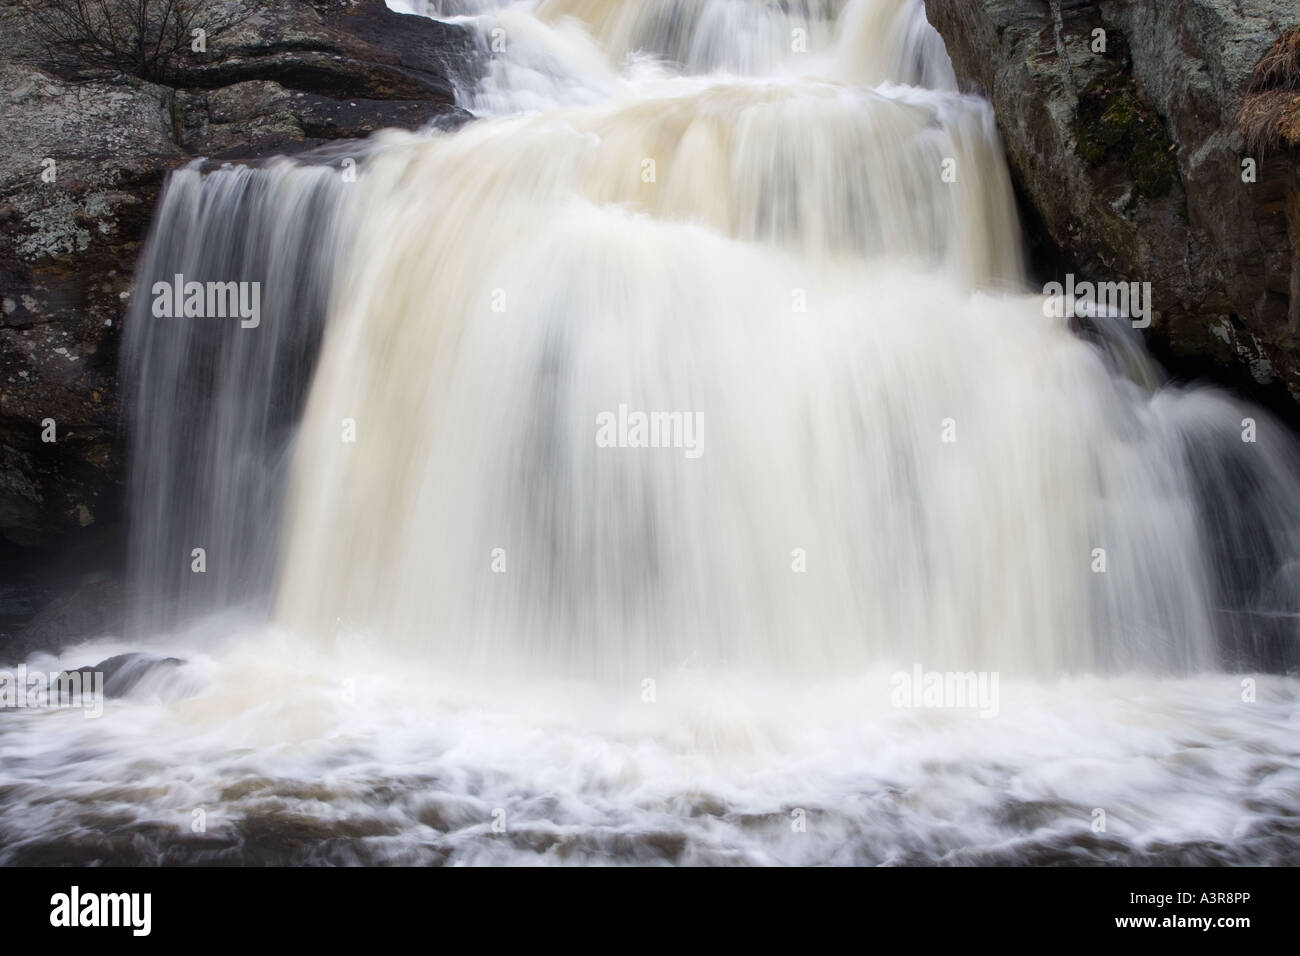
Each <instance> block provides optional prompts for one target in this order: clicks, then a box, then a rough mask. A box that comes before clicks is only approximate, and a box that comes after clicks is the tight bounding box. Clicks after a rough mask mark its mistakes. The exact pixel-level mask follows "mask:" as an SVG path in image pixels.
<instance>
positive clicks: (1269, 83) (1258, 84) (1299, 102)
mask: <svg viewBox="0 0 1300 956" xmlns="http://www.w3.org/2000/svg"><path fill="white" fill-rule="evenodd" d="M1237 125H1238V128H1239V129H1240V130H1241V135H1242V136H1243V137H1245V140H1246V145H1247V147H1248V148H1250V149H1264V148H1266V147H1269V146H1283V147H1287V146H1291V147H1297V146H1300V28H1297V29H1292V30H1288V31H1286V32H1285V33H1283V34H1282V36H1280V37H1279V38H1278V40H1277V42H1276V43H1274V44H1273V45H1272V46H1271V47H1269V50H1268V52H1267V53H1265V54H1264V56H1263V58H1262V59H1261V60H1260V61H1259V63H1258V65H1256V67H1255V70H1254V72H1253V73H1251V75H1250V81H1249V83H1248V84H1247V85H1246V99H1245V101H1244V102H1243V103H1242V104H1241V113H1240V114H1239V115H1238V117H1237Z"/></svg>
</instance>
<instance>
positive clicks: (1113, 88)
mask: <svg viewBox="0 0 1300 956" xmlns="http://www.w3.org/2000/svg"><path fill="white" fill-rule="evenodd" d="M926 12H927V15H928V16H929V18H930V21H931V23H932V24H934V26H935V27H936V28H937V29H938V30H939V32H940V33H941V34H942V36H943V38H944V40H945V42H946V43H947V46H948V52H949V54H950V55H951V57H952V60H953V66H954V68H955V69H956V71H957V74H958V77H959V78H960V80H961V81H962V83H963V85H964V87H965V88H967V89H970V90H973V91H976V92H979V93H981V94H983V95H985V96H987V97H989V99H990V100H991V101H992V103H993V106H994V110H995V112H996V114H997V117H998V123H999V126H1000V128H1001V131H1002V135H1003V138H1004V140H1005V143H1006V149H1007V155H1008V159H1009V161H1010V165H1011V167H1012V172H1013V176H1014V178H1015V179H1016V181H1017V188H1018V189H1019V191H1020V192H1021V195H1022V199H1023V200H1024V203H1025V205H1026V207H1027V208H1028V211H1029V217H1028V218H1029V219H1030V224H1031V226H1033V227H1036V228H1037V235H1036V236H1035V237H1033V238H1035V239H1036V240H1037V241H1038V243H1039V246H1040V249H1039V251H1041V252H1045V253H1046V254H1045V255H1044V256H1043V257H1042V258H1041V259H1040V263H1041V264H1042V266H1043V268H1041V269H1040V271H1043V272H1060V271H1066V270H1069V271H1075V272H1077V273H1079V274H1080V276H1081V278H1085V279H1090V280H1107V279H1117V278H1122V279H1128V280H1130V281H1150V282H1151V283H1152V297H1153V305H1154V309H1155V310H1156V315H1155V316H1154V319H1153V323H1152V327H1151V328H1150V329H1149V330H1148V337H1149V340H1150V342H1151V344H1152V346H1153V347H1154V348H1155V349H1156V350H1157V351H1158V352H1160V353H1162V354H1165V355H1166V356H1167V357H1173V358H1174V359H1175V360H1181V361H1183V362H1185V363H1187V364H1188V367H1189V368H1197V369H1198V370H1203V369H1205V368H1209V367H1214V368H1215V369H1217V370H1218V371H1220V372H1223V373H1224V374H1223V376H1222V377H1224V378H1226V379H1228V380H1233V379H1234V378H1236V379H1239V380H1241V381H1243V382H1250V383H1253V385H1254V386H1255V387H1256V388H1259V387H1265V388H1271V389H1273V390H1274V391H1275V394H1276V395H1282V396H1285V393H1288V392H1289V393H1290V397H1291V398H1294V399H1296V400H1300V152H1297V149H1296V146H1297V143H1296V141H1295V139H1293V138H1290V136H1289V135H1288V130H1290V129H1292V127H1290V126H1288V122H1289V121H1290V120H1289V119H1288V117H1289V116H1290V115H1291V114H1290V113H1289V112H1288V111H1289V110H1290V109H1293V108H1295V106H1296V104H1300V83H1297V80H1300V61H1298V62H1296V63H1295V64H1294V65H1291V64H1289V63H1288V62H1287V61H1286V55H1287V48H1286V46H1285V45H1286V42H1287V41H1286V40H1285V39H1284V37H1285V36H1287V35H1288V34H1287V31H1288V30H1289V29H1291V28H1295V27H1296V26H1298V25H1300V8H1298V7H1297V6H1296V4H1295V2H1294V0H1181V2H1177V3H1168V2H1164V0H926ZM1270 55H1274V56H1275V57H1281V59H1280V60H1279V61H1278V63H1277V67H1278V68H1277V69H1274V70H1272V71H1269V70H1268V69H1260V65H1261V61H1263V60H1265V59H1266V58H1267V57H1268V56H1270ZM1261 94H1267V97H1266V99H1264V100H1261V99H1259V98H1258V97H1259V96H1260V95H1261ZM1248 107H1252V108H1248ZM1262 109H1263V110H1272V111H1273V113H1271V114H1269V115H1268V116H1266V117H1264V119H1263V121H1262V122H1261V121H1260V117H1259V116H1258V115H1257V114H1258V113H1259V112H1260V111H1261V110H1262ZM1274 114H1276V115H1274ZM1252 115H1253V116H1254V120H1253V121H1252V119H1251V117H1252ZM1297 115H1300V114H1297ZM1243 132H1245V133H1247V134H1251V135H1249V136H1247V135H1243ZM1048 277H1049V276H1048V275H1044V276H1041V278H1044V279H1046V278H1048ZM1283 401H1284V402H1285V404H1287V405H1288V406H1290V402H1289V400H1286V399H1285V398H1283ZM1291 407H1292V409H1294V406H1291Z"/></svg>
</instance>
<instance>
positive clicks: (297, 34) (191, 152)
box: [0, 0, 476, 546]
mask: <svg viewBox="0 0 1300 956" xmlns="http://www.w3.org/2000/svg"><path fill="white" fill-rule="evenodd" d="M0 33H3V35H4V37H5V46H6V51H5V52H6V54H7V56H6V57H5V59H4V62H2V63H0V129H2V130H4V136H5V149H4V150H0V542H10V543H14V544H18V545H22V546H34V545H42V544H47V543H51V542H54V541H57V540H59V539H60V538H61V537H62V536H64V535H66V534H67V533H69V532H72V531H76V530H77V529H80V528H83V527H89V526H94V525H99V524H103V523H104V522H108V521H112V520H113V519H114V518H115V516H116V515H117V513H118V510H119V508H120V499H121V495H120V490H121V486H122V481H123V449H122V435H121V432H120V429H119V425H118V422H119V420H120V405H121V396H120V394H119V392H118V386H117V362H118V354H117V353H118V341H119V335H120V332H121V325H122V321H123V318H124V315H125V312H126V309H125V299H126V296H127V294H128V291H129V288H130V283H131V275H132V270H133V268H134V264H135V260H136V256H137V253H138V251H139V247H140V244H141V242H142V241H143V239H144V236H145V233H146V231H147V228H148V224H149V221H150V217H151V213H152V210H153V205H154V202H155V200H156V199H157V195H158V192H159V190H160V188H161V186H162V183H163V180H164V178H165V176H166V174H167V172H168V171H169V170H170V169H173V168H175V167H176V166H178V165H182V164H184V163H187V162H189V161H191V160H192V159H194V158H197V157H203V156H206V157H211V158H215V159H250V158H254V159H255V158H257V157H261V156H267V155H271V154H277V153H293V152H300V151H303V150H307V149H310V148H312V147H315V146H319V145H321V144H323V143H325V142H327V141H336V140H346V139H352V138H359V137H364V136H366V135H368V134H369V133H371V132H373V131H374V130H377V129H380V128H384V127H392V126H398V127H403V128H407V129H415V128H419V127H422V126H425V125H426V124H429V123H431V122H433V123H451V124H454V123H458V122H462V121H463V120H464V119H466V118H467V117H466V116H465V114H463V113H462V112H461V111H460V110H458V109H457V108H456V107H455V106H454V103H453V91H452V79H451V78H452V76H453V75H454V74H456V73H457V71H470V70H472V69H473V63H474V59H475V57H476V48H475V43H474V40H473V38H472V36H471V35H470V34H469V32H468V31H466V30H463V29H461V28H459V27H455V26H448V25H446V24H442V23H438V22H435V21H432V20H428V19H424V18H421V17H412V16H403V15H400V14H396V13H392V12H391V11H389V10H388V9H387V8H386V7H385V5H384V3H383V2H382V0H361V2H349V0H315V2H307V0H278V2H275V3H266V4H263V5H262V6H261V8H260V12H258V13H257V14H256V15H255V16H253V17H252V18H250V19H248V20H246V21H244V22H242V23H240V24H239V26H237V27H236V28H235V29H234V30H232V31H230V32H228V33H225V34H223V35H222V36H221V37H220V38H218V39H216V40H214V41H213V43H212V44H211V45H209V47H208V50H207V51H206V52H205V53H188V52H187V53H186V54H185V55H184V56H183V58H182V59H180V60H179V61H178V62H177V63H176V64H175V68H174V70H173V71H172V72H171V73H170V75H169V77H168V84H169V85H160V84H157V83H150V82H145V81H143V80H140V79H137V78H133V77H125V76H116V77H98V78H93V79H87V78H85V77H84V76H82V75H80V74H74V73H70V72H69V71H68V70H67V69H66V68H65V67H63V66H61V65H56V64H55V63H54V62H53V61H52V60H51V58H50V57H49V56H48V52H47V51H46V50H44V49H43V48H42V47H41V46H40V45H39V44H38V43H37V42H36V41H35V39H34V36H35V33H34V31H33V30H32V29H31V24H30V18H29V15H28V13H27V11H26V8H25V6H24V4H22V3H19V2H16V0H0Z"/></svg>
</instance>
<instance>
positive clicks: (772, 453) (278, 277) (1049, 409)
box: [0, 0, 1300, 864]
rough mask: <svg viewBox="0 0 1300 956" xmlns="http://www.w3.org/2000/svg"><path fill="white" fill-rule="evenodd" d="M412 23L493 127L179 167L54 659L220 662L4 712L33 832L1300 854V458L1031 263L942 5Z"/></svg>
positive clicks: (529, 846)
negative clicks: (94, 695)
mask: <svg viewBox="0 0 1300 956" xmlns="http://www.w3.org/2000/svg"><path fill="white" fill-rule="evenodd" d="M395 6H396V4H395ZM411 6H413V7H414V8H415V9H416V10H417V12H422V13H425V14H427V15H438V16H446V17H453V18H456V19H457V20H458V21H459V22H463V23H465V24H466V25H467V27H469V28H471V29H474V30H475V31H477V33H478V35H479V36H480V37H481V39H482V48H483V50H484V56H485V61H484V64H483V72H482V75H481V76H480V77H479V78H478V79H477V80H476V81H475V82H473V83H469V82H467V83H465V84H464V86H463V92H462V94H461V96H462V100H463V105H465V106H467V107H468V108H470V109H472V110H474V111H475V112H476V113H477V114H478V115H479V116H480V117H482V118H481V119H479V120H477V121H475V122H474V123H472V124H470V125H469V126H467V127H465V128H464V129H462V130H460V131H458V132H456V133H454V134H443V133H431V134H429V135H420V136H415V135H407V134H395V133H393V134H385V135H382V136H380V137H378V138H376V139H375V140H374V141H372V142H371V143H369V144H368V145H367V147H366V149H365V155H364V157H363V158H362V161H361V166H360V168H361V175H360V177H359V178H358V179H357V181H356V182H347V181H345V180H344V179H343V178H342V177H341V175H340V174H339V172H338V171H337V170H336V169H335V168H333V167H332V166H331V165H329V163H328V162H324V161H323V162H321V163H319V164H317V165H312V164H310V163H287V162H285V163H279V164H276V165H273V166H271V167H269V168H266V169H262V170H247V169H227V170H222V171H218V172H213V173H209V174H207V175H206V176H204V175H201V173H200V171H199V170H189V171H186V172H184V173H181V174H178V175H177V176H175V177H173V180H172V182H171V184H170V185H169V188H168V191H167V194H166V196H165V197H164V199H163V202H162V205H161V209H160V212H159V215H158V219H157V222H156V224H155V230H154V234H153V236H152V238H151V241H150V245H149V250H148V251H147V253H146V255H145V257H144V259H143V261H142V265H141V274H140V276H139V278H138V282H137V292H136V300H137V301H136V303H135V306H134V309H135V311H134V313H133V315H132V327H131V332H130V335H131V339H130V341H129V342H128V358H127V365H126V371H127V376H128V378H129V379H130V380H131V381H132V382H133V383H134V385H135V390H136V400H135V403H134V406H133V411H132V426H133V435H134V446H133V447H134V463H135V464H134V469H135V470H134V472H133V476H132V480H133V500H134V515H135V525H134V528H133V534H134V536H135V538H134V541H135V546H134V549H133V574H134V576H135V579H136V580H137V582H138V583H137V591H138V593H139V603H140V613H139V614H138V615H137V621H138V623H137V627H138V628H139V631H138V633H133V634H130V635H127V636H125V637H113V638H105V639H104V640H102V641H98V642H95V643H93V644H91V645H87V646H84V647H81V648H77V649H75V650H74V651H70V652H68V653H66V654H65V655H64V656H63V657H62V658H61V659H60V660H58V661H53V660H46V659H42V658H38V659H36V660H34V661H32V662H30V666H32V667H33V668H40V669H44V670H57V669H58V668H59V667H63V666H73V665H83V664H88V663H94V662H95V661H96V660H101V659H104V658H108V657H110V656H112V655H114V654H117V653H122V652H127V651H138V650H141V649H145V650H149V651H151V652H153V653H156V654H158V655H160V656H163V655H170V656H173V657H178V658H183V659H184V660H185V662H186V663H185V665H184V666H183V667H180V668H175V667H166V668H158V669H157V670H154V671H152V672H150V673H147V674H146V675H145V676H144V677H143V678H142V679H141V680H140V682H139V683H137V684H136V685H135V686H134V687H133V688H132V689H131V690H130V692H129V693H128V694H125V695H124V696H121V697H118V698H115V699H112V700H109V701H108V702H107V703H106V706H105V711H104V715H103V717H101V718H100V719H97V720H87V719H85V718H84V716H83V715H82V714H81V713H78V712H76V711H68V710H63V711H59V710H47V711H32V712H18V713H5V714H0V718H2V719H0V847H2V849H0V861H4V862H30V863H38V862H67V861H72V862H97V861H103V862H328V863H356V862H396V863H437V862H457V863H460V862H464V863H493V862H512V863H518V862H543V863H551V862H555V863H584V862H674V863H694V864H708V863H742V864H764V863H853V864H858V863H868V864H875V863H886V864H907V863H1066V862H1076V863H1089V862H1133V863H1197V862H1246V863H1250V862H1255V863H1280V862H1296V861H1297V860H1300V747H1298V746H1297V744H1296V740H1297V739H1298V738H1297V734H1296V731H1297V729H1300V719H1298V718H1297V713H1300V710H1298V708H1297V705H1298V704H1300V681H1297V680H1295V679H1294V678H1291V677H1287V676H1281V674H1280V673H1277V672H1281V671H1285V670H1286V668H1287V667H1293V666H1294V664H1295V661H1296V660H1297V653H1296V643H1297V630H1296V621H1297V614H1298V613H1300V605H1297V603H1296V601H1297V597H1296V595H1297V592H1298V590H1300V589H1298V588H1297V587H1296V584H1297V582H1298V581H1300V563H1298V559H1300V508H1297V505H1296V501H1297V500H1298V499H1297V492H1300V460H1298V458H1297V452H1296V448H1295V445H1294V443H1293V439H1292V438H1291V437H1290V436H1289V435H1288V434H1287V433H1286V432H1285V431H1284V430H1283V429H1282V428H1281V427H1280V426H1278V425H1277V424H1275V423H1274V422H1272V421H1271V420H1270V419H1269V418H1268V417H1267V416H1266V415H1264V414H1263V413H1261V412H1259V411H1258V410H1255V409H1251V408H1249V407H1247V406H1244V405H1242V404H1241V403H1239V402H1237V401H1235V400H1233V399H1231V398H1229V397H1227V396H1224V395H1221V394H1218V393H1216V392H1213V391H1210V390H1204V389H1201V390H1191V391H1184V390H1179V389H1174V388H1168V387H1162V386H1161V384H1160V377H1159V373H1158V370H1157V369H1156V368H1155V367H1154V366H1152V365H1151V363H1150V362H1149V360H1148V359H1146V357H1145V356H1144V354H1143V353H1142V350H1141V346H1140V343H1139V342H1138V340H1137V339H1136V336H1135V335H1134V334H1133V333H1132V332H1131V330H1129V329H1127V327H1126V323H1124V322H1123V321H1122V320H1109V321H1107V320H1096V321H1095V322H1084V323H1081V326H1082V327H1081V328H1071V327H1070V324H1069V323H1066V322H1065V321H1064V320H1061V319H1054V318H1049V317H1047V316H1045V315H1044V309H1043V301H1042V298H1041V297H1040V296H1031V295H1028V294H1026V293H1025V286H1024V277H1023V273H1022V264H1021V259H1020V236H1019V232H1018V227H1017V224H1016V220H1015V214H1014V206H1013V201H1012V196H1011V190H1010V185H1009V182H1008V177H1007V173H1006V170H1005V167H1004V165H1003V161H1002V158H1001V152H1000V147H999V143H998V140H997V134H996V128H995V126H994V123H993V119H992V116H991V114H990V111H989V108H988V106H987V104H985V103H983V102H982V101H980V100H978V99H975V98H972V97H967V96H963V95H961V94H959V93H958V92H957V91H956V84H955V82H954V81H953V77H952V71H951V68H950V66H949V64H948V61H947V57H946V54H945V53H944V50H943V47H942V43H941V42H940V41H939V39H938V37H937V35H936V34H935V33H934V32H933V31H932V30H930V28H929V27H928V25H927V24H926V22H925V20H924V12H923V9H922V7H921V5H920V4H919V3H915V2H910V0H848V2H831V0H824V2H823V0H807V2H800V3H794V2H792V3H786V4H779V5H777V4H768V3H762V2H758V0H753V2H743V0H699V2H686V0H648V2H645V3H636V4H631V3H618V2H607V0H544V2H541V3H529V2H524V3H514V4H505V3H501V2H491V0H463V2H453V0H449V2H446V3H427V2H426V3H422V4H412V5H411ZM180 273H184V274H186V275H187V276H188V277H192V278H194V279H196V280H199V281H203V280H219V281H226V280H232V281H246V280H257V281H260V282H261V283H262V284H263V285H264V287H265V289H266V293H265V295H264V297H263V300H262V301H263V315H262V319H261V324H260V326H259V327H258V328H256V329H242V328H240V326H239V323H238V322H237V321H229V320H226V319H211V318H189V319H165V318H157V317H154V316H153V315H152V314H151V312H150V305H149V303H150V300H149V297H148V295H147V292H148V290H149V289H150V288H151V287H152V284H153V283H154V282H156V281H160V280H171V279H172V277H173V276H174V275H175V274H180ZM1157 305H1158V304H1157ZM223 323H224V324H223ZM1081 332H1084V333H1087V334H1080V333H1081ZM655 413H660V414H662V415H663V416H664V417H662V418H660V419H659V422H660V424H661V425H662V428H661V429H660V431H659V432H657V433H656V434H657V437H658V438H660V439H663V440H662V441H660V442H657V444H659V445H662V446H663V447H637V446H638V445H644V444H645V442H643V441H638V438H637V434H636V431H635V427H636V426H635V425H634V424H631V423H632V422H634V420H635V416H636V415H638V414H644V415H647V416H649V415H651V414H655ZM1246 420H1250V422H1251V423H1252V425H1251V429H1250V434H1251V437H1253V438H1254V439H1255V440H1254V441H1243V430H1244V429H1246V427H1247V426H1246ZM602 423H603V424H602ZM611 423H613V424H611ZM648 435H649V433H647V435H645V436H641V437H648ZM602 436H603V437H602ZM611 445H612V447H610V446H611ZM195 548H200V549H203V557H202V560H203V562H205V570H204V571H203V573H201V574H198V573H195V572H194V570H193V568H194V564H193V562H194V560H196V559H195V558H194V555H193V551H194V549H195ZM186 621H188V623H183V622H186ZM1268 672H1274V673H1268ZM954 674H969V675H970V678H971V680H972V682H971V684H970V686H971V687H972V688H974V687H975V686H976V685H978V687H979V694H978V697H977V698H971V697H956V698H955V697H954V693H956V692H957V691H958V690H960V689H961V687H963V686H965V684H964V683H962V682H955V683H954V682H951V681H950V686H949V687H948V690H947V692H946V693H945V692H943V688H942V686H939V687H938V689H937V690H935V693H934V695H933V696H931V693H930V692H931V690H934V687H933V686H932V684H931V679H932V678H934V679H936V680H937V681H938V682H939V684H940V685H941V684H942V682H943V678H944V675H949V676H950V677H951V675H954Z"/></svg>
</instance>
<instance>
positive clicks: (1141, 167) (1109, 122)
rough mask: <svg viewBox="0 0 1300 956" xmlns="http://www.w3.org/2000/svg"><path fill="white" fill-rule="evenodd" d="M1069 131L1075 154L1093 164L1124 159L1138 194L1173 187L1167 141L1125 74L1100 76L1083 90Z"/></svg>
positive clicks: (1149, 196) (1155, 195)
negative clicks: (1071, 135)
mask: <svg viewBox="0 0 1300 956" xmlns="http://www.w3.org/2000/svg"><path fill="white" fill-rule="evenodd" d="M1074 132H1075V140H1076V142H1077V143H1078V151H1079V155H1080V156H1082V157H1083V158H1084V160H1085V161H1087V162H1088V163H1089V164H1091V165H1093V166H1102V165H1105V164H1106V163H1110V162H1115V163H1121V164H1123V166H1124V168H1125V170H1126V171H1127V173H1128V176H1129V178H1130V179H1131V180H1132V181H1133V185H1134V190H1135V192H1136V194H1137V195H1138V196H1140V197H1143V198H1147V199H1159V198H1161V197H1163V196H1167V195H1168V194H1169V191H1170V190H1171V189H1172V188H1173V185H1174V179H1175V177H1176V176H1177V170H1176V168H1175V166H1174V160H1173V156H1172V155H1171V152H1172V143H1171V142H1170V140H1169V136H1168V134H1167V133H1166V132H1165V127H1164V124H1163V123H1162V122H1161V121H1160V117H1159V116H1157V115H1156V114H1155V113H1154V112H1153V111H1152V110H1151V109H1150V107H1148V106H1147V105H1146V103H1144V102H1143V100H1142V98H1141V96H1139V95H1138V92H1137V88H1136V87H1135V86H1134V85H1133V80H1132V77H1130V76H1128V75H1127V74H1121V75H1118V76H1116V75H1111V76H1104V77H1101V78H1099V79H1097V80H1096V81H1094V82H1093V83H1092V84H1091V85H1090V86H1089V87H1088V88H1087V89H1086V90H1084V91H1083V93H1082V94H1081V95H1080V97H1079V109H1078V112H1077V114H1076V115H1075V128H1074Z"/></svg>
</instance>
